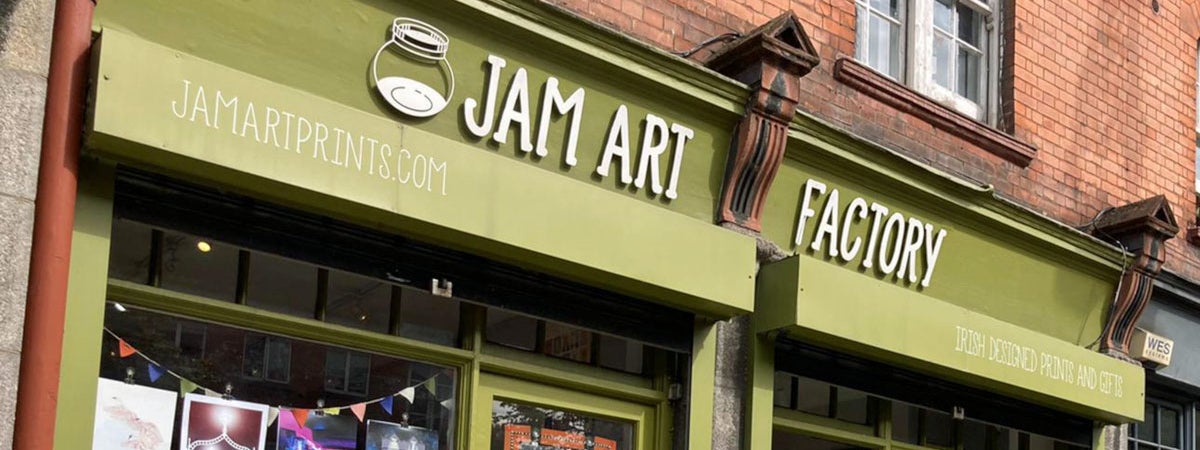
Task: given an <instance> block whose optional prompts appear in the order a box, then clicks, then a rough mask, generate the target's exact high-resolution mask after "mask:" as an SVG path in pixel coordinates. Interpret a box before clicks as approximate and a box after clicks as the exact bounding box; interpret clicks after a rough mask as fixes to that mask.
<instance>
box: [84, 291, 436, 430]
mask: <svg viewBox="0 0 1200 450" xmlns="http://www.w3.org/2000/svg"><path fill="white" fill-rule="evenodd" d="M104 327H105V329H106V330H108V332H110V333H112V334H111V335H110V334H108V333H105V334H104V338H103V340H102V341H101V342H102V347H101V357H100V371H99V376H100V377H101V378H106V379H109V380H116V381H126V380H127V378H128V379H129V381H132V382H133V383H135V384H138V385H143V386H149V387H153V388H156V389H162V390H167V391H175V392H178V391H179V390H180V388H181V382H180V378H177V377H176V374H177V375H178V376H179V377H182V378H183V379H187V380H189V381H190V382H192V383H195V384H196V385H198V387H199V388H204V389H209V390H213V391H216V392H218V393H221V394H224V393H225V389H226V386H228V393H229V395H230V396H232V397H233V398H235V399H236V400H240V401H246V402H251V403H259V404H264V405H269V406H272V407H285V408H302V409H310V410H311V409H316V408H318V407H341V408H345V407H347V406H349V405H352V404H355V403H359V402H369V401H372V400H375V399H378V398H379V397H381V396H383V395H389V394H395V393H397V392H400V391H401V390H404V389H406V388H410V387H411V388H413V389H412V390H411V392H412V395H413V398H412V402H409V401H407V400H404V399H401V398H399V397H397V398H396V400H395V401H394V403H393V411H392V413H391V414H389V413H387V412H386V411H384V410H383V409H382V408H380V407H377V406H371V407H368V408H367V409H366V410H365V414H364V418H363V420H362V421H361V422H359V421H357V420H355V419H352V422H353V423H354V424H355V426H357V427H358V430H357V432H356V433H353V434H352V435H357V436H358V437H359V441H358V443H357V446H352V447H351V448H365V444H366V443H365V442H364V441H362V438H363V437H365V436H366V431H367V422H369V421H384V422H388V423H400V422H401V421H402V419H403V418H404V417H407V418H408V423H407V424H406V426H407V427H411V428H414V429H421V430H426V432H428V433H430V434H433V435H436V436H437V442H439V443H440V444H442V445H444V447H443V446H439V448H454V447H453V446H452V443H453V442H454V439H453V436H452V433H453V428H454V423H455V421H454V408H452V407H447V406H446V405H453V404H454V402H455V396H456V389H457V386H458V373H457V371H456V370H455V369H454V368H452V367H446V366H439V365H434V364H429V363H424V362H420V361H414V360H409V359H404V358H398V357H392V356H387V355H379V354H372V353H366V352H361V351H355V350H350V349H346V348H341V347H334V346H331V345H327V344H322V343H317V342H312V341H307V340H299V339H292V338H289V337H286V336H279V335H273V334H267V333H262V332H258V331H253V330H245V329H241V328H235V327H230V326H225V325H222V324H218V323H208V322H200V321H195V320H191V319H186V318H180V317H176V316H171V315H166V314H160V313H157V312H152V311H147V310H143V309H139V308H136V307H132V306H122V307H121V308H117V307H116V306H115V305H114V304H113V303H109V304H108V307H107V308H106V310H105V315H104ZM181 330H183V333H182V334H181ZM192 330H205V331H204V332H203V333H194V332H193V331H192ZM181 335H184V336H189V337H187V338H185V340H184V342H187V341H191V340H193V339H201V340H202V341H203V342H202V343H199V344H198V345H193V344H188V345H185V346H180V345H177V344H176V337H177V336H181ZM114 336H116V337H119V338H120V339H122V340H124V341H125V342H127V343H128V344H129V345H130V346H132V347H134V348H136V349H137V350H138V351H139V352H141V353H142V354H145V356H146V357H147V358H150V359H153V360H154V361H155V362H157V363H158V364H160V365H161V367H162V368H163V369H164V372H162V373H160V375H159V376H158V377H157V379H155V380H152V379H151V378H150V371H149V362H148V360H147V359H144V358H142V357H140V356H128V357H121V354H120V349H119V345H118V341H117V339H116V338H115V337H114ZM193 347H203V348H204V351H203V355H202V356H199V357H194V356H193V355H194V354H195V352H194V350H189V348H193ZM330 363H333V364H330ZM331 367H335V369H336V370H333V369H331ZM165 371H170V373H167V372H165ZM130 372H131V373H132V374H133V376H132V377H129V375H128V374H129V373H130ZM332 372H337V373H339V374H340V375H338V376H337V377H330V376H329V375H330V374H331V373H332ZM414 375H420V376H419V377H416V378H414ZM330 378H336V382H330V381H329V379H330ZM429 380H434V381H433V383H432V384H433V385H436V389H427V388H423V387H422V386H429V385H431V384H430V383H428V381H429ZM196 392H197V393H199V392H202V391H201V390H200V389H197V390H196ZM178 401H179V402H180V405H177V408H176V411H177V414H176V417H175V424H174V427H175V428H174V429H175V430H178V429H179V428H180V419H181V414H182V406H181V404H182V398H180V399H179V400H178ZM314 414H315V413H314ZM341 414H342V415H349V414H351V412H350V411H349V410H346V409H343V410H342V411H341ZM276 431H277V428H276V427H275V426H271V427H269V428H268V432H267V442H269V443H271V444H269V445H268V447H267V448H268V449H270V448H274V447H273V444H274V443H275V442H276V435H275V433H276ZM352 445H353V444H352ZM281 450H282V449H281Z"/></svg>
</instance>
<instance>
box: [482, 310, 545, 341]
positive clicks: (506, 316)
mask: <svg viewBox="0 0 1200 450" xmlns="http://www.w3.org/2000/svg"><path fill="white" fill-rule="evenodd" d="M537 322H538V321H537V319H534V318H532V317H529V316H524V315H520V314H515V313H511V312H508V311H505V310H502V309H495V308H492V309H488V312H487V332H486V334H487V340H488V342H495V343H497V344H500V345H505V346H509V347H514V348H519V349H521V350H529V351H532V350H535V349H537V339H538V338H537V327H538V323H537Z"/></svg>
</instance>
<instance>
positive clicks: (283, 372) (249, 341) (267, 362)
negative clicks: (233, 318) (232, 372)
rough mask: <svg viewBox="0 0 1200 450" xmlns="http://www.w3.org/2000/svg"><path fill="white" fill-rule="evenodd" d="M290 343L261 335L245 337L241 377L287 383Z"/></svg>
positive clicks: (289, 369)
mask: <svg viewBox="0 0 1200 450" xmlns="http://www.w3.org/2000/svg"><path fill="white" fill-rule="evenodd" d="M291 367H292V343H291V342H289V341H287V340H284V339H279V338H274V337H269V336H263V335H254V334H251V335H247V336H246V338H245V345H244V347H243V351H242V376H243V377H246V378H249V379H254V380H266V381H274V382H276V383H287V382H288V381H289V380H290V379H291Z"/></svg>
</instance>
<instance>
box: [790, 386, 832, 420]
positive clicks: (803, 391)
mask: <svg viewBox="0 0 1200 450" xmlns="http://www.w3.org/2000/svg"><path fill="white" fill-rule="evenodd" d="M829 393H830V385H829V383H826V382H823V381H817V380H813V379H811V378H804V377H800V378H799V382H798V383H797V385H796V410H797V411H803V412H806V413H811V414H818V415H822V416H829Z"/></svg>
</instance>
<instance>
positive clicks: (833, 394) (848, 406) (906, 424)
mask: <svg viewBox="0 0 1200 450" xmlns="http://www.w3.org/2000/svg"><path fill="white" fill-rule="evenodd" d="M806 398H807V399H808V400H807V401H804V399H806ZM775 407H776V411H775V417H776V419H777V420H776V423H775V433H774V438H773V441H772V448H773V449H775V450H809V449H829V450H844V449H852V448H883V449H885V450H899V449H912V448H915V447H914V446H919V447H923V448H928V449H945V450H1086V448H1087V446H1086V445H1084V444H1082V443H1069V442H1065V441H1061V440H1057V439H1051V438H1048V437H1045V436H1041V435H1037V434H1034V433H1029V432H1025V431H1021V430H1017V429H1014V428H1011V427H1005V426H1001V425H996V424H993V423H988V422H985V421H981V420H977V419H974V418H971V417H963V416H959V417H958V418H956V417H955V415H954V414H953V413H952V412H946V411H939V410H935V409H932V408H927V407H923V406H918V405H913V404H909V403H905V402H900V401H896V400H891V399H887V398H883V397H879V396H875V395H872V394H870V393H867V392H863V391H858V390H855V389H851V388H847V387H843V386H838V385H834V384H829V383H825V382H822V381H818V380H813V379H810V378H806V377H802V376H797V375H793V374H790V373H786V372H776V373H775ZM821 436H838V441H837V442H833V441H826V440H823V439H821V438H820V437H821Z"/></svg>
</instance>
